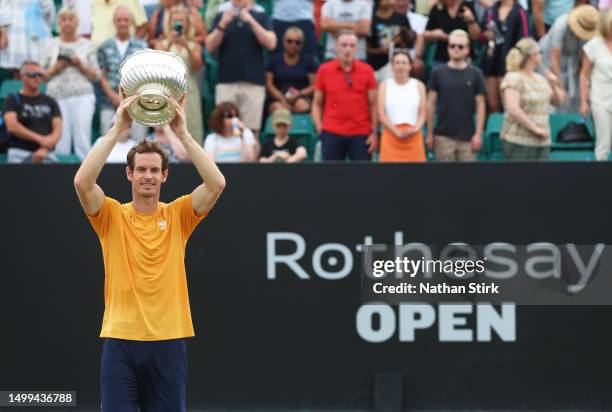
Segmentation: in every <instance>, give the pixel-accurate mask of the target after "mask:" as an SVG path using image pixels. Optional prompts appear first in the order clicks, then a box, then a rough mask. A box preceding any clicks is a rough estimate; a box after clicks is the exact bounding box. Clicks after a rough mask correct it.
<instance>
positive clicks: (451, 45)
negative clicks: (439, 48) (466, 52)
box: [448, 44, 466, 50]
mask: <svg viewBox="0 0 612 412" xmlns="http://www.w3.org/2000/svg"><path fill="white" fill-rule="evenodd" d="M465 47H466V46H465V45H463V44H449V45H448V48H449V49H459V50H463V49H465Z"/></svg>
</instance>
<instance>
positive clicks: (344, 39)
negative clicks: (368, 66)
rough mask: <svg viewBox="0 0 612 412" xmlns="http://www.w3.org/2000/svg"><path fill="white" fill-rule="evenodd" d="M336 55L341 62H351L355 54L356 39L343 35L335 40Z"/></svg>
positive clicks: (349, 35)
mask: <svg viewBox="0 0 612 412" xmlns="http://www.w3.org/2000/svg"><path fill="white" fill-rule="evenodd" d="M336 53H337V54H338V58H339V59H340V60H342V61H346V62H348V61H353V60H354V59H355V54H356V53H357V37H355V36H354V35H352V34H343V35H341V36H340V37H338V39H337V40H336Z"/></svg>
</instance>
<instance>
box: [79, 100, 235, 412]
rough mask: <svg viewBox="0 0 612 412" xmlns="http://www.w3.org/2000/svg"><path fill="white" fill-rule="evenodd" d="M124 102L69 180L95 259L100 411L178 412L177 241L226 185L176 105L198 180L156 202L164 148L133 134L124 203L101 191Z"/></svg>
mask: <svg viewBox="0 0 612 412" xmlns="http://www.w3.org/2000/svg"><path fill="white" fill-rule="evenodd" d="M133 99H134V97H130V98H127V99H125V100H123V101H122V102H121V104H120V105H119V107H118V108H117V120H116V122H115V124H114V126H113V127H112V128H111V129H110V130H109V131H108V133H107V134H106V136H104V137H101V139H102V141H101V142H99V143H98V144H96V145H95V147H94V148H93V149H92V150H91V152H90V153H89V154H88V155H87V157H86V158H85V160H83V164H82V165H81V167H80V168H79V170H78V172H77V174H76V176H75V177H74V185H75V188H76V192H77V194H78V197H79V200H80V202H81V205H82V206H83V210H84V211H85V213H86V214H87V218H88V219H89V221H90V222H91V224H92V226H93V228H94V230H95V231H96V233H97V235H98V237H99V238H100V243H101V245H102V254H103V257H104V269H105V281H104V303H105V309H104V319H103V321H102V331H101V333H100V337H101V338H104V346H103V350H102V361H101V374H100V386H101V398H102V411H103V412H128V411H129V412H136V411H137V410H138V408H140V411H147V412H149V411H185V410H186V407H185V397H186V384H187V345H186V339H185V338H188V337H192V336H194V330H193V325H192V322H191V312H190V309H189V297H188V293H187V281H186V274H185V263H184V260H185V245H186V243H187V239H188V238H189V236H190V235H191V233H192V232H193V230H194V229H195V227H196V226H197V224H198V223H199V222H200V221H201V220H202V219H204V217H205V216H206V215H207V214H208V212H209V211H210V209H211V208H212V207H213V205H214V204H215V202H216V201H217V199H218V198H219V196H220V194H221V192H222V191H223V189H224V188H225V178H224V177H223V175H222V174H221V172H220V171H219V169H218V168H217V166H216V165H215V163H214V161H213V160H212V158H211V157H210V156H209V155H208V154H207V153H206V152H205V151H204V150H203V149H202V147H200V146H199V145H198V144H197V143H196V141H195V140H194V139H193V137H192V136H191V135H190V134H189V132H188V131H187V126H186V119H185V112H184V109H183V107H181V106H180V105H179V107H178V109H177V115H176V117H175V118H174V120H173V121H172V122H171V123H170V127H171V128H172V130H173V131H174V132H175V133H176V135H177V136H178V137H179V139H180V140H181V142H182V144H183V146H184V147H185V149H186V150H187V152H188V153H189V156H190V157H191V160H192V161H193V164H194V166H195V167H196V169H197V171H198V173H199V174H200V176H201V177H202V180H203V181H204V183H202V184H201V185H200V186H198V187H197V188H196V189H195V190H194V191H193V192H192V193H191V194H188V195H185V196H182V197H179V198H178V199H176V200H174V201H173V202H171V203H167V204H166V203H162V202H160V201H159V194H160V189H161V185H162V184H163V183H165V182H166V179H167V178H168V155H167V154H166V153H165V152H164V150H163V149H162V148H161V146H160V145H159V144H158V143H157V142H152V141H142V142H140V143H138V144H136V145H135V146H134V147H133V148H132V149H131V150H130V152H129V153H128V155H127V167H126V174H127V179H128V180H129V181H130V182H131V184H132V201H131V202H130V203H124V204H121V203H119V202H118V201H117V200H115V199H113V198H111V197H108V196H105V194H104V192H103V191H102V189H101V188H100V186H98V185H97V184H96V180H97V178H98V175H99V174H100V171H101V170H102V167H103V166H104V162H105V160H106V158H107V157H108V155H109V154H110V152H111V150H112V149H113V147H114V146H115V144H116V143H117V137H118V136H119V135H120V134H121V132H122V131H125V129H127V128H128V127H130V124H131V119H130V117H129V115H128V112H127V107H128V105H129V104H130V102H131V101H132V100H133ZM183 100H185V99H183Z"/></svg>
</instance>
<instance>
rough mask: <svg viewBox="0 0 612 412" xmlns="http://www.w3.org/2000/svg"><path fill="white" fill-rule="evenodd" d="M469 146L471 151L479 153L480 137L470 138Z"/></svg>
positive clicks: (477, 135) (476, 135)
mask: <svg viewBox="0 0 612 412" xmlns="http://www.w3.org/2000/svg"><path fill="white" fill-rule="evenodd" d="M471 144H472V150H473V151H475V152H477V151H479V150H480V148H481V147H482V136H481V135H479V134H475V135H474V136H472V140H471Z"/></svg>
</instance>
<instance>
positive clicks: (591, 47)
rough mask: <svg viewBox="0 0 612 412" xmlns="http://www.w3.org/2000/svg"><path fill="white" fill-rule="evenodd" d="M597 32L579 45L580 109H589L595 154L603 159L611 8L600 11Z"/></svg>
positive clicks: (611, 115)
mask: <svg viewBox="0 0 612 412" xmlns="http://www.w3.org/2000/svg"><path fill="white" fill-rule="evenodd" d="M599 34H600V35H599V36H596V37H594V38H593V39H591V40H589V42H588V43H587V44H585V45H584V46H583V47H582V49H583V50H584V57H583V58H582V70H581V72H580V113H582V115H583V116H588V115H589V113H591V112H593V122H594V123H595V135H596V140H595V158H596V159H597V160H607V159H608V155H609V154H610V140H611V139H612V9H607V10H604V11H602V12H601V14H600V20H599ZM589 83H590V90H589ZM589 100H590V105H589Z"/></svg>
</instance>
